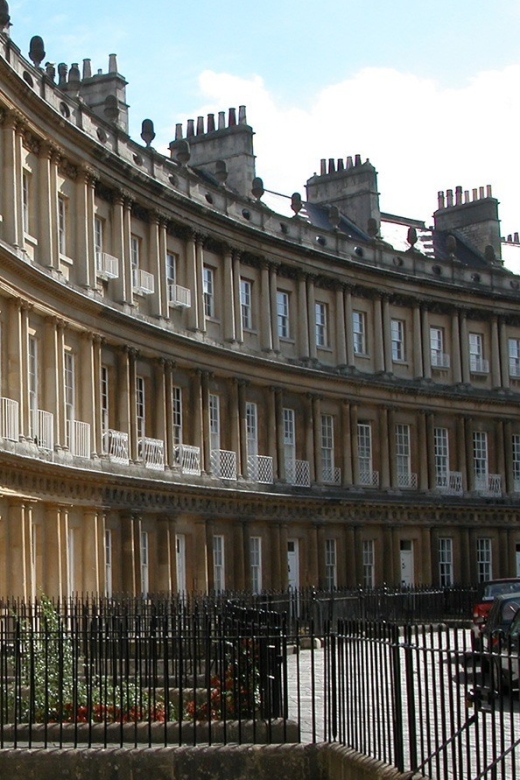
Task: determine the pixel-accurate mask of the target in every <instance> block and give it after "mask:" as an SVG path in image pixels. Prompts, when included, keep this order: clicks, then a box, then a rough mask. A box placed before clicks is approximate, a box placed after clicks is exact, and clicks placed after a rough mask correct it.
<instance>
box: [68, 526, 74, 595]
mask: <svg viewBox="0 0 520 780" xmlns="http://www.w3.org/2000/svg"><path fill="white" fill-rule="evenodd" d="M75 541H76V536H75V529H74V528H71V527H70V526H69V528H67V595H68V596H69V598H70V597H71V596H73V595H74V592H75V591H74V580H75V577H74V575H75V571H74V569H75V552H76V550H75Z"/></svg>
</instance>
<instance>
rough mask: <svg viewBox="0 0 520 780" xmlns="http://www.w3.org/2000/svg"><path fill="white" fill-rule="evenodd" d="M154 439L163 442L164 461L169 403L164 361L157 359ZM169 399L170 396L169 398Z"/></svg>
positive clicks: (155, 367)
mask: <svg viewBox="0 0 520 780" xmlns="http://www.w3.org/2000/svg"><path fill="white" fill-rule="evenodd" d="M154 386H155V394H154V406H155V415H154V432H153V435H154V438H156V439H161V440H162V442H163V452H164V461H165V463H166V460H167V457H166V456H167V452H166V448H167V445H168V442H167V438H166V419H167V418H168V417H171V411H172V410H171V403H168V405H167V404H166V398H167V395H166V360H165V359H164V358H157V360H155V361H154ZM170 399H171V396H170Z"/></svg>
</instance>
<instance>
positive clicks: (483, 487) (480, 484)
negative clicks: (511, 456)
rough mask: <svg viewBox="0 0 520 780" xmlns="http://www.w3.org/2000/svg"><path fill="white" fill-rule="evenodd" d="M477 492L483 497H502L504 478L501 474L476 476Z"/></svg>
mask: <svg viewBox="0 0 520 780" xmlns="http://www.w3.org/2000/svg"><path fill="white" fill-rule="evenodd" d="M475 490H476V492H477V493H479V494H480V495H481V496H490V497H492V496H501V495H502V477H501V475H500V474H475Z"/></svg>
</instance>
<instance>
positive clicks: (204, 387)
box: [200, 371, 212, 474]
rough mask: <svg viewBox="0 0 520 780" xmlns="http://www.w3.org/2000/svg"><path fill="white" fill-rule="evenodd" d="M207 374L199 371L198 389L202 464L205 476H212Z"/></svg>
mask: <svg viewBox="0 0 520 780" xmlns="http://www.w3.org/2000/svg"><path fill="white" fill-rule="evenodd" d="M209 376H210V375H209V372H208V371H200V383H201V384H200V389H201V399H202V449H203V452H202V453H201V454H202V456H203V457H202V463H203V464H204V467H203V468H204V471H205V472H206V474H212V468H211V433H210V424H209Z"/></svg>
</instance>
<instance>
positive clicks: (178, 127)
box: [175, 122, 182, 141]
mask: <svg viewBox="0 0 520 780" xmlns="http://www.w3.org/2000/svg"><path fill="white" fill-rule="evenodd" d="M181 138H182V122H177V124H176V125H175V140H176V141H180V140H181Z"/></svg>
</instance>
